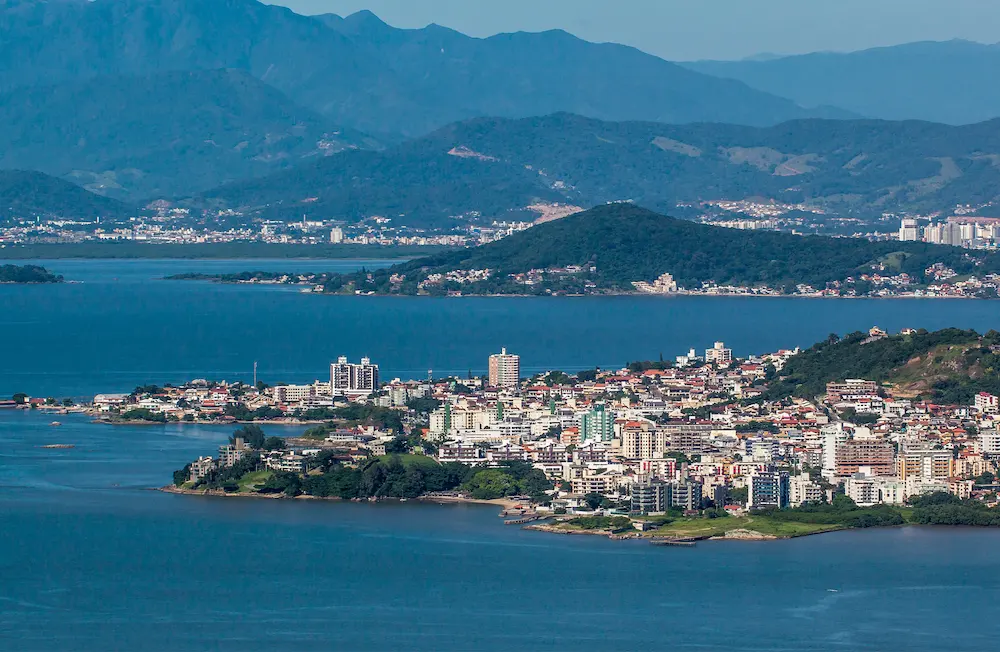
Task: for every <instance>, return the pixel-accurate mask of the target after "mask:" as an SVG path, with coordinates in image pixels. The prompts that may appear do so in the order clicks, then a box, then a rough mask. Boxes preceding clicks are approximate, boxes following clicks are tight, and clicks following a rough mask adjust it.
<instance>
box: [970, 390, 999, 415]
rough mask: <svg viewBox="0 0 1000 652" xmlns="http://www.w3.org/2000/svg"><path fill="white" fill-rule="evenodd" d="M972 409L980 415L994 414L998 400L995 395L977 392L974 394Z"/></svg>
mask: <svg viewBox="0 0 1000 652" xmlns="http://www.w3.org/2000/svg"><path fill="white" fill-rule="evenodd" d="M973 407H975V408H976V411H977V412H980V413H982V414H996V413H997V408H998V399H997V397H996V396H995V395H993V394H990V393H988V392H979V393H978V394H976V398H975V400H974V403H973Z"/></svg>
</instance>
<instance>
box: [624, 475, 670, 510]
mask: <svg viewBox="0 0 1000 652" xmlns="http://www.w3.org/2000/svg"><path fill="white" fill-rule="evenodd" d="M670 488H671V486H670V483H669V482H664V481H663V480H645V481H642V482H636V483H633V484H632V487H631V493H632V506H631V511H632V512H634V513H636V514H651V513H656V512H665V511H667V510H668V509H669V508H670V505H671V502H670V501H671V491H670Z"/></svg>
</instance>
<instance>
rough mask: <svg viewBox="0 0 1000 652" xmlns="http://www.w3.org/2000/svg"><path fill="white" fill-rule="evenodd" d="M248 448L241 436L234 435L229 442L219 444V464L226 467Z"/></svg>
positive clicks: (233, 462) (237, 459)
mask: <svg viewBox="0 0 1000 652" xmlns="http://www.w3.org/2000/svg"><path fill="white" fill-rule="evenodd" d="M248 450H250V447H249V446H247V443H246V442H245V441H244V440H243V438H242V437H235V438H234V439H233V441H232V442H231V443H228V444H223V445H222V446H219V466H220V467H227V466H232V465H233V464H236V463H237V462H239V461H240V460H241V459H243V455H244V454H246V452H247V451H248Z"/></svg>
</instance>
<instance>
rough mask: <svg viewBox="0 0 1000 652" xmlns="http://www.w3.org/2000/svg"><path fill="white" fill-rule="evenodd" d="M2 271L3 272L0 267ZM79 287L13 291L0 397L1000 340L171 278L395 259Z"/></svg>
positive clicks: (556, 301) (966, 323) (905, 322)
mask: <svg viewBox="0 0 1000 652" xmlns="http://www.w3.org/2000/svg"><path fill="white" fill-rule="evenodd" d="M0 262H2V261H0ZM42 263H43V264H45V265H46V266H47V267H49V268H50V269H51V270H53V271H55V272H57V273H60V274H63V275H65V276H66V278H67V279H71V280H77V281H81V283H78V284H63V285H51V286H12V285H8V286H0V341H2V342H4V343H5V346H6V349H5V352H4V355H3V356H0V396H9V395H11V394H13V393H14V392H19V391H24V392H28V393H31V394H34V395H46V396H49V395H53V396H60V397H61V396H87V395H92V394H94V393H96V392H100V391H124V390H130V389H131V388H133V387H135V386H136V385H138V384H144V383H163V382H181V381H184V380H189V379H192V378H205V377H207V378H214V379H230V380H235V379H243V380H248V379H250V378H251V375H252V369H253V362H254V361H255V360H256V361H258V363H259V370H260V375H261V378H263V379H264V380H266V381H268V382H271V383H274V382H279V381H285V382H301V381H308V380H312V379H315V378H321V377H323V376H325V375H326V374H327V373H328V372H327V371H326V369H327V368H328V365H329V362H330V361H331V360H332V359H335V358H336V357H337V356H338V355H349V356H350V357H351V358H352V359H356V358H359V357H361V356H363V355H369V356H371V357H372V359H373V360H375V361H376V362H378V363H379V364H380V365H381V367H382V371H383V377H384V378H392V377H393V376H400V377H403V378H423V377H425V376H426V375H427V372H428V370H433V371H434V373H435V375H442V374H446V373H457V374H466V373H468V372H469V371H470V370H471V371H472V372H474V373H482V372H484V371H485V367H486V360H487V357H488V355H489V354H490V353H491V352H495V351H497V350H499V349H500V347H502V346H506V347H507V348H508V349H509V350H511V351H514V352H517V353H520V354H521V364H522V369H523V370H524V371H525V372H529V373H530V372H536V371H544V370H549V369H563V370H567V371H575V370H579V369H583V368H588V367H593V366H595V365H596V366H602V367H617V366H621V365H623V364H624V363H625V362H627V361H629V360H637V359H651V358H656V357H658V356H659V355H660V354H661V353H662V354H663V355H665V356H667V357H671V356H673V355H676V354H678V353H683V352H686V351H687V349H688V348H690V347H695V348H698V349H704V348H706V347H708V346H710V345H711V344H712V342H713V341H715V340H718V339H722V340H725V341H726V343H727V344H729V345H730V346H732V347H733V348H734V349H735V351H736V353H737V354H741V355H746V354H751V353H763V352H767V351H773V350H776V349H779V348H784V347H794V346H796V345H799V346H808V345H810V344H812V343H814V342H815V341H817V340H819V339H822V338H823V337H825V336H826V335H827V334H829V333H830V332H838V333H845V332H849V331H852V330H858V329H867V328H870V327H871V326H873V325H876V324H877V325H879V326H881V327H883V328H888V329H890V330H898V329H900V328H903V327H906V326H912V327H918V328H919V327H923V328H929V329H933V328H940V327H944V326H952V325H953V326H960V327H963V328H977V329H989V328H1000V301H992V302H991V301H956V300H818V299H782V298H774V299H769V298H756V299H755V298H726V297H719V298H708V297H680V298H662V297H591V298H572V297H568V298H560V297H555V298H551V297H550V298H462V299H430V298H422V297H412V298H400V297H341V296H313V295H307V294H301V293H299V292H298V291H297V289H296V288H291V287H261V286H257V287H253V286H245V285H219V284H213V283H204V282H181V281H163V280H157V279H161V278H162V277H163V276H165V275H168V274H175V273H180V272H226V271H240V270H246V269H264V270H285V271H320V270H335V271H347V270H352V269H357V268H359V267H362V266H364V267H367V268H374V267H377V266H379V265H386V264H388V263H386V262H384V261H315V260H306V261H301V260H291V261H290V260H279V261H274V260H270V261H261V260H252V261H247V260H241V261H185V260H169V261H121V260H114V261H100V260H97V261H93V260H57V261H42Z"/></svg>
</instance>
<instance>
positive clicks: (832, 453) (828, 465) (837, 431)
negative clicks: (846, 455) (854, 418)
mask: <svg viewBox="0 0 1000 652" xmlns="http://www.w3.org/2000/svg"><path fill="white" fill-rule="evenodd" d="M820 435H821V436H822V437H823V477H824V478H827V479H830V478H834V477H836V475H837V447H838V446H839V445H840V444H841V443H843V442H845V441H847V433H846V432H844V426H843V425H842V424H841V423H840V422H839V421H838V422H837V423H831V424H829V425H825V426H823V427H822V428H820Z"/></svg>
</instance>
